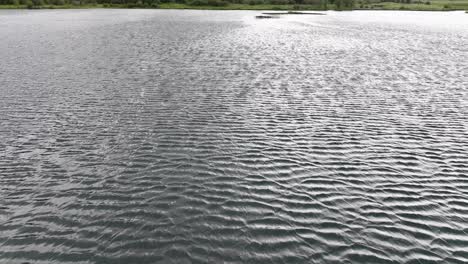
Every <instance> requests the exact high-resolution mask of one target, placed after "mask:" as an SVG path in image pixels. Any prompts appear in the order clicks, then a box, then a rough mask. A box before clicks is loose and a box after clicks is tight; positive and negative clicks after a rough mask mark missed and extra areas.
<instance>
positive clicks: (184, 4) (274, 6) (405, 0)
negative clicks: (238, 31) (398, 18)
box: [0, 0, 468, 12]
mask: <svg viewBox="0 0 468 264" xmlns="http://www.w3.org/2000/svg"><path fill="white" fill-rule="evenodd" d="M56 8H57V9H80V8H154V9H207V10H279V11H288V10H289V11H290V10H321V11H324V10H340V11H341V10H417V11H453V10H468V0H394V1H388V0H0V9H56ZM467 12H468V11H467Z"/></svg>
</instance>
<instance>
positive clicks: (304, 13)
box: [262, 11, 325, 15]
mask: <svg viewBox="0 0 468 264" xmlns="http://www.w3.org/2000/svg"><path fill="white" fill-rule="evenodd" d="M262 14H264V15H325V14H324V13H316V12H314V13H313V12H298V11H288V12H265V13H262Z"/></svg>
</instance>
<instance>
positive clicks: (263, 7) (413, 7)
mask: <svg viewBox="0 0 468 264" xmlns="http://www.w3.org/2000/svg"><path fill="white" fill-rule="evenodd" d="M467 4H468V2H467ZM15 9H17V10H20V9H29V10H39V9H49V10H52V9H176V10H183V9H187V10H251V11H292V10H294V11H439V12H440V11H443V12H447V11H465V12H466V13H468V10H467V9H466V8H465V7H463V8H453V7H450V8H446V6H443V5H439V4H437V5H436V4H434V5H428V6H421V5H419V4H398V5H395V3H389V5H388V6H385V5H382V3H379V6H378V8H376V7H374V6H372V7H371V8H361V7H355V8H348V9H341V10H337V9H334V8H328V9H324V8H322V7H321V6H315V5H272V4H258V5H248V4H229V5H226V6H210V5H202V6H195V5H189V4H177V3H162V4H159V5H158V6H128V5H125V4H112V5H108V4H87V5H41V6H32V7H31V6H27V5H0V10H15Z"/></svg>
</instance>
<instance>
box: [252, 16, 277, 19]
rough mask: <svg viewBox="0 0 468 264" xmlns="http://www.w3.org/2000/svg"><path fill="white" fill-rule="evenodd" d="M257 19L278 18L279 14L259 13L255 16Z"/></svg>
mask: <svg viewBox="0 0 468 264" xmlns="http://www.w3.org/2000/svg"><path fill="white" fill-rule="evenodd" d="M255 18H257V19H269V18H279V16H270V15H259V16H255Z"/></svg>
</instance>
